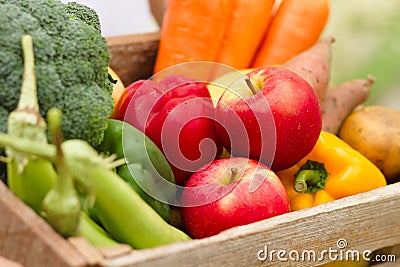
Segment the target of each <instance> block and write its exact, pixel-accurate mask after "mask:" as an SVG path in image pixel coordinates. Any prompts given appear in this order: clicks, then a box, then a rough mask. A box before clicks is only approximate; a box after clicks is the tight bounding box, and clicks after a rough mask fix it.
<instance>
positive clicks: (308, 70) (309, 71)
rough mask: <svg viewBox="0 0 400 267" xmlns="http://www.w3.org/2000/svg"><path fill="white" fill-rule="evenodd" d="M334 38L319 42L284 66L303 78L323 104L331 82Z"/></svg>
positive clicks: (326, 38)
mask: <svg viewBox="0 0 400 267" xmlns="http://www.w3.org/2000/svg"><path fill="white" fill-rule="evenodd" d="M334 42H335V39H334V38H333V37H325V38H323V39H321V40H319V41H318V42H317V43H316V44H315V45H313V46H312V47H311V48H309V49H307V50H305V51H304V52H302V53H300V54H298V55H297V56H295V57H293V58H291V59H289V60H288V61H287V62H285V63H284V64H283V65H282V66H283V67H285V68H288V69H290V70H291V71H294V72H296V73H297V74H299V75H300V76H301V77H303V78H304V79H305V80H306V81H307V82H308V83H309V84H310V85H311V86H312V87H313V88H314V90H315V92H316V93H317V95H318V99H319V101H320V103H322V102H323V100H324V97H325V93H326V88H327V87H328V84H329V80H330V69H331V58H332V55H331V54H332V44H333V43H334Z"/></svg>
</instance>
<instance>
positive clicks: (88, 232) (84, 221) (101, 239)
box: [77, 212, 119, 247]
mask: <svg viewBox="0 0 400 267" xmlns="http://www.w3.org/2000/svg"><path fill="white" fill-rule="evenodd" d="M77 235H79V236H82V237H84V238H85V239H86V240H87V241H89V242H90V243H91V244H92V245H93V246H95V247H112V246H116V245H118V244H119V243H118V242H117V241H115V240H114V239H112V237H111V236H110V235H109V234H108V233H107V232H106V231H104V229H103V228H101V227H100V226H99V225H98V224H97V223H95V222H94V221H93V220H92V219H91V218H90V217H89V215H87V214H86V213H85V212H82V213H81V219H80V223H79V228H78V232H77Z"/></svg>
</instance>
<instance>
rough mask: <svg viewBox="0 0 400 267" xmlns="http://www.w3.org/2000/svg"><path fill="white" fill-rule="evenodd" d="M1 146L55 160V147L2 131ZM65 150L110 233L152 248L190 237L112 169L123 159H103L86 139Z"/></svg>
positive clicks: (65, 145)
mask: <svg viewBox="0 0 400 267" xmlns="http://www.w3.org/2000/svg"><path fill="white" fill-rule="evenodd" d="M0 146H8V147H12V148H13V149H15V150H18V151H21V152H24V153H30V154H33V155H36V156H39V157H44V158H46V159H49V160H51V161H52V162H55V159H56V149H55V147H54V145H51V144H41V143H38V142H34V141H31V140H28V139H23V138H17V137H14V136H10V135H7V134H4V133H0ZM62 149H63V151H64V153H65V158H66V160H67V162H68V165H69V168H70V169H71V172H72V174H73V176H74V178H75V179H77V177H81V179H83V180H87V181H89V183H90V184H91V186H92V191H93V194H94V197H95V204H94V206H93V209H94V211H95V213H96V215H97V216H98V218H99V219H100V221H101V223H102V225H103V226H104V227H105V229H106V230H107V232H108V233H110V235H111V236H112V237H113V238H114V239H116V240H117V241H119V242H121V243H125V244H129V245H131V246H132V247H134V248H150V247H155V246H160V245H165V244H170V243H174V242H179V241H185V240H190V237H189V236H188V235H186V234H185V233H184V232H182V231H180V230H179V229H177V228H175V227H173V226H172V225H170V224H168V223H167V222H165V221H164V220H163V219H162V218H161V217H160V215H158V213H157V212H156V211H154V209H153V208H151V207H150V206H149V205H148V204H147V203H146V202H145V201H144V200H143V199H142V198H141V197H140V196H139V194H138V193H136V191H135V190H133V189H132V188H131V187H130V186H129V185H128V184H127V183H126V182H125V181H124V180H123V179H122V178H121V177H119V176H118V175H117V174H116V172H115V171H113V170H112V169H113V168H115V167H118V166H119V165H120V162H118V160H117V161H114V160H113V158H112V157H111V158H104V157H102V156H101V155H99V154H98V152H97V151H96V150H95V149H94V148H93V147H91V146H90V145H89V144H88V143H87V142H85V141H83V140H67V141H64V142H63V145H62Z"/></svg>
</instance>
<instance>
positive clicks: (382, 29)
mask: <svg viewBox="0 0 400 267" xmlns="http://www.w3.org/2000/svg"><path fill="white" fill-rule="evenodd" d="M323 35H325V36H326V35H332V36H334V37H335V39H336V42H335V43H334V44H333V54H332V70H331V81H332V82H333V83H334V84H338V83H340V82H343V81H346V80H349V79H352V78H365V77H368V75H372V76H374V77H375V79H376V82H375V84H374V86H373V87H372V91H371V95H370V98H369V100H368V102H367V104H378V105H384V106H388V107H392V108H394V109H397V110H400V1H399V0H383V1H379V2H378V1H376V0H331V15H330V19H329V21H328V25H327V27H326V29H325V32H324V33H323Z"/></svg>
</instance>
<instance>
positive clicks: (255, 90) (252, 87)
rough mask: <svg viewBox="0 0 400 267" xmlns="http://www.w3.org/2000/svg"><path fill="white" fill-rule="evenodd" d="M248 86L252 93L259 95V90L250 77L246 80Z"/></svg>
mask: <svg viewBox="0 0 400 267" xmlns="http://www.w3.org/2000/svg"><path fill="white" fill-rule="evenodd" d="M244 80H245V82H246V84H247V86H248V87H249V89H250V91H251V92H252V93H253V95H255V94H257V89H256V88H255V87H254V85H253V83H252V82H251V79H250V78H249V77H246V79H244Z"/></svg>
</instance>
